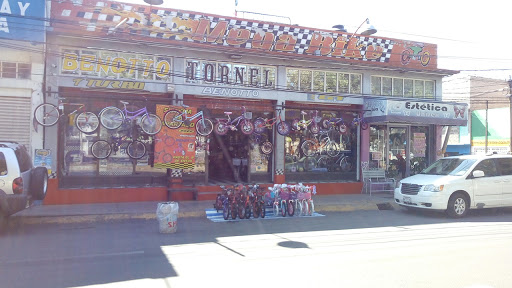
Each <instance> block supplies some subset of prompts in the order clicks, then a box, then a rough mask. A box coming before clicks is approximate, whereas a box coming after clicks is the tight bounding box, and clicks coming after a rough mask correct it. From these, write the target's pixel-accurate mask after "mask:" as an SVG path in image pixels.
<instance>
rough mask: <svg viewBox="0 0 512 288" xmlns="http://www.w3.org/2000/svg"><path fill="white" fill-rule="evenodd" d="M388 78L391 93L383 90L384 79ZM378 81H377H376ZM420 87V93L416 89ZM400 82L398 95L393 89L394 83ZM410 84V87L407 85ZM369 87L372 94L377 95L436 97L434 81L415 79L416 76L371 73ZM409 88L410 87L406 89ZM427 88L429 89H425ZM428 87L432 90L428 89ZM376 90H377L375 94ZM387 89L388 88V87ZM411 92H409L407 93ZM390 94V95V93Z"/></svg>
mask: <svg viewBox="0 0 512 288" xmlns="http://www.w3.org/2000/svg"><path fill="white" fill-rule="evenodd" d="M385 79H389V81H391V93H387V92H386V93H385V91H384V86H385V84H384V82H385V81H384V80H385ZM377 81H378V83H376V82H377ZM420 82H421V85H422V86H423V87H422V89H421V90H422V93H419V92H418V91H416V90H417V89H418V88H419V85H420ZM398 83H401V89H398V91H401V92H402V93H401V94H400V95H399V94H397V93H395V92H396V90H395V85H398ZM410 84H412V87H409V85H410ZM370 87H371V93H372V95H379V96H387V97H402V98H403V97H407V98H421V99H436V81H435V80H428V79H417V78H400V77H390V76H382V75H372V76H371V77H370ZM408 88H410V89H408ZM427 88H429V90H427ZM430 88H431V89H432V90H430ZM377 90H378V91H379V93H378V94H376V92H377ZM388 90H389V89H388ZM408 92H411V93H408ZM390 94H391V95H390Z"/></svg>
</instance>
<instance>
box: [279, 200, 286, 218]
mask: <svg viewBox="0 0 512 288" xmlns="http://www.w3.org/2000/svg"><path fill="white" fill-rule="evenodd" d="M286 202H288V201H286V200H281V205H280V207H281V216H283V217H286V208H287V207H286V206H288V205H287V204H286Z"/></svg>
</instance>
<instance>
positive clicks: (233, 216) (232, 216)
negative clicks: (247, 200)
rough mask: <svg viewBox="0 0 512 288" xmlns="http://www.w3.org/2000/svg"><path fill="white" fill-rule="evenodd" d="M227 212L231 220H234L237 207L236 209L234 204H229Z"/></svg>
mask: <svg viewBox="0 0 512 288" xmlns="http://www.w3.org/2000/svg"><path fill="white" fill-rule="evenodd" d="M229 210H230V211H231V219H236V216H237V214H238V207H236V205H234V204H231V205H230V207H229Z"/></svg>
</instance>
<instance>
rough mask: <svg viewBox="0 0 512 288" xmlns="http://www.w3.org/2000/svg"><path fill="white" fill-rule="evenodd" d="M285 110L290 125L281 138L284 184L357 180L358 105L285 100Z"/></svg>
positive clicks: (359, 115) (359, 118)
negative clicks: (290, 127)
mask: <svg viewBox="0 0 512 288" xmlns="http://www.w3.org/2000/svg"><path fill="white" fill-rule="evenodd" d="M312 96H313V95H312ZM285 107H286V121H287V122H289V123H291V124H292V130H291V132H290V133H289V134H288V135H286V136H284V137H285V147H284V154H285V157H284V158H285V164H284V176H285V179H286V182H288V183H300V182H304V183H305V182H307V183H320V182H324V183H338V182H354V181H357V169H358V165H357V159H358V153H359V149H358V142H359V141H358V136H359V132H358V131H359V128H360V126H361V125H360V121H361V115H362V113H361V105H351V104H343V105H340V104H338V105H328V104H323V103H307V104H305V103H303V102H302V103H301V102H294V101H287V102H286V105H285ZM297 123H298V124H297Z"/></svg>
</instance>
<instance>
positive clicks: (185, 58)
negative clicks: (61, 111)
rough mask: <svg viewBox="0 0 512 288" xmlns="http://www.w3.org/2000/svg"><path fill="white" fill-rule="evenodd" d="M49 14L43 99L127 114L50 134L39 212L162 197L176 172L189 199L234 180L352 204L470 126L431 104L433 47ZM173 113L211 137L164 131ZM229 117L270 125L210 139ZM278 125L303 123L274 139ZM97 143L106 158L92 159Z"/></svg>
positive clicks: (80, 8)
mask: <svg viewBox="0 0 512 288" xmlns="http://www.w3.org/2000/svg"><path fill="white" fill-rule="evenodd" d="M51 17H52V19H55V20H56V21H54V24H53V27H52V31H53V32H49V33H48V41H47V42H48V50H49V53H48V55H49V57H48V59H47V67H48V73H47V82H46V83H47V86H48V87H47V91H46V92H47V93H46V94H45V97H46V99H45V100H46V101H49V102H52V103H57V102H58V101H59V99H66V102H68V103H69V104H75V105H76V104H82V105H83V107H84V109H85V110H87V111H89V112H92V113H94V114H95V115H98V116H99V120H98V121H99V122H100V123H101V122H103V120H102V119H104V118H105V117H102V116H101V115H105V113H106V112H105V110H104V108H105V107H110V106H115V107H118V108H121V109H123V108H126V110H125V111H124V112H123V115H124V116H125V117H127V118H128V119H130V121H126V122H125V123H124V124H123V125H121V126H120V127H119V128H116V129H109V128H107V127H109V125H110V124H109V123H101V124H100V125H98V128H97V129H94V131H88V132H87V133H84V132H81V131H80V129H78V126H77V125H76V120H77V118H76V117H75V118H73V117H70V118H69V119H70V121H67V122H65V123H61V124H59V125H57V126H55V127H46V128H45V135H46V138H45V143H47V144H48V145H50V146H51V147H52V151H55V158H54V160H55V165H54V166H55V167H54V169H56V171H58V178H57V179H55V180H53V181H52V185H51V187H50V188H51V189H50V190H49V192H48V196H47V199H46V200H45V201H47V203H85V202H112V201H114V202H115V201H143V200H146V201H147V200H163V199H166V198H167V189H166V186H167V183H168V179H167V178H168V176H169V174H172V173H175V174H176V175H179V176H181V178H182V182H183V183H182V185H183V186H180V187H182V188H184V191H185V190H186V189H185V188H186V186H194V189H196V190H198V191H199V195H201V193H204V194H203V195H215V194H208V193H212V192H216V191H220V188H219V185H222V184H226V183H238V182H242V183H260V184H264V185H272V184H273V183H297V182H303V183H315V185H316V186H317V191H318V193H320V194H329V193H360V192H361V187H362V183H361V180H360V179H361V171H362V170H363V169H385V170H387V171H388V174H389V175H390V176H392V177H396V178H401V177H405V176H407V175H411V174H414V173H416V172H417V171H418V169H420V168H421V167H423V166H425V165H427V164H428V163H430V162H432V161H434V160H435V159H436V158H437V157H438V156H439V153H438V152H439V149H440V142H441V138H440V137H441V132H440V131H441V128H442V126H445V125H464V124H465V123H466V121H467V113H466V114H464V113H461V112H457V111H460V110H464V109H466V108H465V107H466V105H464V104H461V103H447V102H441V91H442V87H441V86H442V84H441V83H442V78H443V77H444V76H447V75H451V74H454V73H456V72H455V71H447V70H441V69H438V68H437V61H436V56H435V55H436V54H437V47H436V45H433V44H428V43H416V42H409V41H404V40H398V39H388V38H384V37H378V36H377V37H373V36H363V35H358V34H354V35H351V34H348V33H346V32H339V31H325V30H319V29H313V28H306V27H299V26H294V25H286V24H279V23H265V22H258V21H253V20H246V19H240V18H234V17H228V16H219V15H210V14H207V13H202V12H191V11H181V10H173V9H160V8H157V7H152V8H151V7H149V6H142V5H132V4H123V3H117V2H109V1H93V0H84V1H82V2H81V4H76V3H75V2H73V1H61V2H58V3H53V5H52V14H51ZM140 108H142V109H143V110H138V109H140ZM144 108H145V110H144ZM107 110H109V111H112V109H110V108H109V109H107ZM146 110H147V111H148V113H150V114H154V115H157V116H158V117H159V118H160V119H162V120H163V121H162V122H163V124H162V129H161V130H160V131H159V132H158V133H156V134H154V135H148V133H144V132H143V131H141V129H140V127H141V123H142V122H143V121H144V120H143V117H142V118H141V116H144V115H145V114H146V112H145V111H146ZM170 110H178V111H179V112H180V113H183V114H184V115H185V116H187V115H188V116H189V117H190V116H193V115H195V114H196V113H197V112H202V113H203V115H204V116H205V117H207V118H208V119H211V120H212V123H213V125H214V132H213V133H211V134H210V135H209V136H202V135H199V134H198V133H196V131H195V125H196V124H197V123H196V120H191V121H184V123H183V124H182V125H181V126H180V127H174V126H173V125H174V124H176V123H174V122H175V121H174V122H173V121H166V120H165V115H166V113H167V112H168V111H170ZM128 111H132V112H133V111H138V112H136V113H135V114H132V113H130V112H128ZM137 113H140V114H139V115H136V114H137ZM77 117H78V119H79V118H80V117H79V116H77ZM228 117H229V118H230V119H242V121H240V122H243V121H244V119H249V120H250V121H251V122H254V121H255V120H256V119H258V118H261V119H264V121H265V120H266V125H265V127H266V128H265V129H260V131H258V133H250V132H251V131H250V130H251V129H249V128H247V127H245V126H244V125H241V124H240V123H239V122H237V121H235V122H234V123H233V125H232V126H229V127H228V128H229V129H227V130H223V129H220V128H218V127H219V125H218V124H216V123H217V122H222V120H220V121H219V120H218V119H226V118H228ZM326 119H327V121H325V120H326ZM329 119H332V121H333V123H337V125H331V124H329V121H328V120H329ZM82 120H83V119H82ZM168 120H169V119H168ZM301 120H302V122H301ZM280 121H286V122H288V123H290V124H293V123H299V124H295V125H291V126H292V128H291V129H290V130H291V131H289V133H284V132H283V131H277V128H276V127H277V123H279V122H280ZM170 122H172V123H170ZM166 123H167V125H166ZM173 123H174V124H173ZM300 123H302V124H300ZM342 123H344V124H345V125H344V126H343V125H340V124H342ZM335 126H338V127H339V126H341V127H343V128H341V129H339V128H338V130H336V129H334V128H335ZM221 127H222V126H221ZM313 127H314V128H313ZM110 128H112V127H110ZM294 128H295V129H294ZM329 128H333V129H329ZM315 129H318V130H320V131H319V132H318V131H315ZM244 132H245V133H244ZM283 134H284V135H283ZM99 140H103V141H106V142H108V143H109V145H110V147H111V150H112V152H111V154H110V155H109V157H106V158H101V157H100V158H98V157H95V155H94V153H93V151H94V149H95V147H97V145H98V144H95V143H96V142H98V141H99ZM134 140H136V141H138V142H137V143H139V142H141V143H143V144H144V147H145V148H144V149H145V150H146V151H145V153H144V156H142V157H141V158H137V157H132V156H133V153H130V151H131V152H134V150H133V149H132V148H133V147H134V146H133V145H134V144H133V142H135V141H134ZM268 142H270V143H271V146H270V147H272V152H271V153H268V151H265V149H262V147H263V146H264V145H267V144H266V143H268ZM103 143H104V142H103ZM305 143H306V144H305ZM129 145H132V146H131V147H132V148H130V147H129ZM265 147H268V146H265ZM327 147H335V148H332V149H331V150H335V151H336V152H337V153H333V154H332V155H331V154H329V155H327V154H328V153H327V151H328V150H329V149H328V148H327ZM399 158H404V160H405V161H406V163H410V164H409V165H405V166H400V167H398V166H399V165H398V164H397V161H398V159H399ZM205 197H207V196H205Z"/></svg>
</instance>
